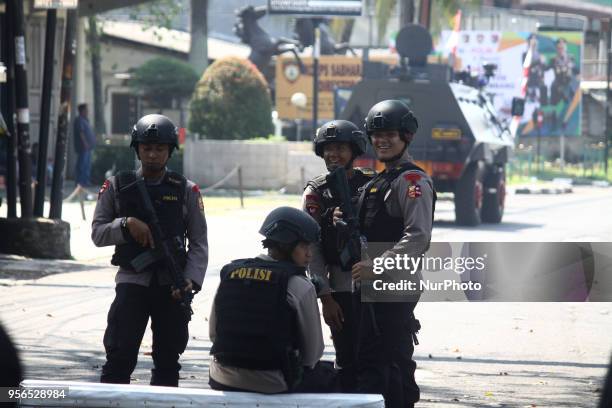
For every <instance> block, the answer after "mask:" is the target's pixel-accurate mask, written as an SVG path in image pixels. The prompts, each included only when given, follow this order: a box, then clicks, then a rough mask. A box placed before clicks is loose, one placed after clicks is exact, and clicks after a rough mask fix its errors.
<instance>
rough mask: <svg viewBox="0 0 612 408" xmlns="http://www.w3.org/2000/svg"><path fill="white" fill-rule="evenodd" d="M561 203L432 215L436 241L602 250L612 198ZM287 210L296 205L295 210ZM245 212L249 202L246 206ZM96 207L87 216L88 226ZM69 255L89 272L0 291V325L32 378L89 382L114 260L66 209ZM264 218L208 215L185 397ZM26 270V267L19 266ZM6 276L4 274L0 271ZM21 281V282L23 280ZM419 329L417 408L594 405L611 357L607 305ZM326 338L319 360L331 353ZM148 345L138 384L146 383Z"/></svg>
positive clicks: (470, 316)
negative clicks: (488, 220) (218, 302)
mask: <svg viewBox="0 0 612 408" xmlns="http://www.w3.org/2000/svg"><path fill="white" fill-rule="evenodd" d="M576 191H577V192H576V193H575V194H569V195H561V196H511V197H510V199H509V207H508V213H507V217H506V222H505V223H504V224H502V225H497V226H483V227H481V228H478V229H467V228H457V227H455V226H454V225H453V224H451V219H452V203H450V202H444V201H442V202H441V203H440V205H439V207H438V208H439V211H438V212H437V215H436V225H435V232H434V239H435V240H437V241H441V240H447V241H573V240H585V241H587V240H592V241H603V240H608V239H609V236H610V231H612V219H611V218H612V217H607V218H606V217H605V216H604V214H603V209H606V208H611V204H612V190H610V189H594V188H584V189H579V190H576ZM290 203H292V204H295V205H297V199H296V198H293V199H292V200H291V201H290ZM247 208H248V201H247ZM92 211H93V207H91V206H90V207H88V208H87V215H88V217H89V218H90V217H91V212H92ZM65 213H66V218H67V219H68V220H69V221H70V222H71V225H72V228H73V231H72V232H73V234H72V248H73V253H74V255H75V257H76V258H77V259H78V260H80V261H81V263H82V264H85V265H86V266H85V270H83V268H82V267H80V266H78V265H74V264H73V263H60V262H55V263H54V264H53V267H54V268H57V267H58V265H61V267H65V268H66V270H67V271H71V272H67V273H60V274H53V275H49V276H46V277H43V278H38V279H21V280H13V279H1V280H0V283H2V285H0V319H1V320H2V321H3V323H4V324H5V325H6V326H7V327H8V328H9V330H10V331H11V333H12V334H13V336H14V337H15V339H16V341H17V343H18V346H19V349H20V350H21V352H22V356H23V359H24V361H25V364H26V368H27V376H28V378H37V379H44V378H46V379H50V378H52V379H65V380H81V381H96V380H97V377H98V375H99V369H100V366H101V364H102V363H103V359H104V355H103V351H102V345H101V341H102V340H101V339H102V335H103V331H104V327H105V317H106V312H107V310H108V306H109V305H110V303H111V301H112V297H113V282H112V277H113V269H112V268H109V267H107V265H108V264H107V262H108V256H109V255H110V252H112V249H110V248H94V247H93V246H92V245H91V244H90V243H89V238H88V236H89V226H88V223H82V222H79V218H80V210H79V209H78V206H77V205H75V204H69V205H67V206H66V208H65ZM264 215H265V212H264V211H262V210H249V209H247V210H241V211H231V212H225V211H217V212H216V211H211V214H210V215H209V217H208V219H209V234H210V235H209V236H210V237H211V267H210V268H209V272H208V275H207V279H206V282H205V287H204V290H203V292H202V293H200V294H199V295H198V296H197V297H196V300H195V304H194V309H195V315H194V320H193V321H192V323H191V326H190V329H191V335H192V338H191V341H190V345H189V347H188V350H187V351H186V353H185V355H184V356H183V358H182V364H183V367H184V369H183V371H182V376H183V379H182V385H183V386H186V387H206V383H207V372H208V351H209V349H210V342H209V340H208V330H207V318H206V316H207V315H208V313H209V310H210V302H211V301H212V297H213V295H214V291H215V289H216V285H217V284H218V272H219V267H220V266H221V265H222V264H223V263H225V262H226V261H227V260H229V259H231V258H236V257H243V256H251V255H255V254H257V253H258V252H259V241H260V239H261V238H260V237H259V236H258V235H257V233H256V231H257V229H258V228H259V223H260V222H261V220H262V218H263V216H264ZM23 262H26V261H23ZM5 265H6V264H5ZM40 268H42V269H45V268H46V267H45V266H44V265H43V266H41V267H40ZM23 276H24V275H23V274H22V277H23ZM417 314H418V317H419V319H420V320H421V321H422V323H423V329H422V331H421V333H420V335H419V340H420V342H421V344H420V345H419V346H418V347H417V348H416V353H415V357H416V360H417V363H418V365H419V369H418V370H417V380H418V382H419V384H420V385H421V387H422V402H421V403H420V404H419V406H421V407H444V406H451V407H468V406H469V407H473V406H512V407H523V406H527V407H529V406H538V407H540V406H550V407H564V406H565V407H592V406H595V405H596V401H597V398H598V392H599V388H600V387H601V379H602V378H603V375H604V373H605V368H606V366H607V363H608V362H609V358H610V354H611V351H612V339H611V337H610V335H609V333H610V332H611V330H610V329H611V328H612V304H610V303H579V304H578V303H562V304H559V303H493V304H478V303H421V304H419V306H418V307H417ZM325 337H326V344H327V349H326V358H329V359H331V358H333V349H332V348H331V341H330V339H329V332H327V331H326V332H325ZM150 350H151V343H150V334H147V335H146V336H145V341H144V343H143V346H142V348H141V356H140V357H141V358H140V362H139V365H138V368H137V370H136V371H135V373H134V381H135V382H136V383H143V384H144V383H147V382H148V378H149V373H148V370H149V369H150V368H151V359H150V357H149V356H148V354H149V353H150Z"/></svg>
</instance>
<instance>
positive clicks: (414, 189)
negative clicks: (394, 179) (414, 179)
mask: <svg viewBox="0 0 612 408" xmlns="http://www.w3.org/2000/svg"><path fill="white" fill-rule="evenodd" d="M420 196H421V186H419V185H418V184H413V185H410V186H408V198H418V197H420Z"/></svg>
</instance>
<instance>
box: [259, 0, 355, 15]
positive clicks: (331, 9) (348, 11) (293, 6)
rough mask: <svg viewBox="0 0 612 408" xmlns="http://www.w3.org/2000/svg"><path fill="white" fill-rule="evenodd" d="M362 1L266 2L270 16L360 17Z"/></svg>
mask: <svg viewBox="0 0 612 408" xmlns="http://www.w3.org/2000/svg"><path fill="white" fill-rule="evenodd" d="M361 10H362V0H268V12H269V13H270V14H308V15H318V16H360V15H361Z"/></svg>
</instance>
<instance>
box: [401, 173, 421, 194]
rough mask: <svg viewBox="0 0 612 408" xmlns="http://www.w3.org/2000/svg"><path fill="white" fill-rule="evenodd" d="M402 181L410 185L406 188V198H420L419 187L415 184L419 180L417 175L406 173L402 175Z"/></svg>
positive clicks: (419, 177)
mask: <svg viewBox="0 0 612 408" xmlns="http://www.w3.org/2000/svg"><path fill="white" fill-rule="evenodd" d="M404 179H405V180H406V181H407V182H409V183H410V185H409V186H408V193H407V195H408V198H412V199H415V198H418V197H420V196H421V186H419V185H418V184H417V183H418V181H419V180H421V175H420V174H418V173H412V172H411V173H408V174H406V175H404Z"/></svg>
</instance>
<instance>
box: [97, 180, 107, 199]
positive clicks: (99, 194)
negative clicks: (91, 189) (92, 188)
mask: <svg viewBox="0 0 612 408" xmlns="http://www.w3.org/2000/svg"><path fill="white" fill-rule="evenodd" d="M108 186H110V181H108V180H104V184H102V187H100V191H98V200H99V199H100V197H101V196H102V194H103V193H104V192H105V191H106V190H108Z"/></svg>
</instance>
